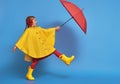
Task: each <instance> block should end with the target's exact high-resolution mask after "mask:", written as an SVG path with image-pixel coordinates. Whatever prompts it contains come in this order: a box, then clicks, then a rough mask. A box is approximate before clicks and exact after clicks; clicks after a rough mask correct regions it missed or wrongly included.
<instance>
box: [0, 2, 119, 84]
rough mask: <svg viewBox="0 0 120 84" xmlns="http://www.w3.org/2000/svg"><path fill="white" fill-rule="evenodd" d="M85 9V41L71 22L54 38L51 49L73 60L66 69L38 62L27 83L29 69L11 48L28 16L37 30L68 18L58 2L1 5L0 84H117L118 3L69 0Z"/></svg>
mask: <svg viewBox="0 0 120 84" xmlns="http://www.w3.org/2000/svg"><path fill="white" fill-rule="evenodd" d="M69 1H71V2H73V3H74V4H76V5H77V6H78V7H80V8H84V11H83V12H84V14H85V17H86V19H87V34H86V35H85V34H84V33H83V32H82V30H81V29H80V28H79V26H78V25H77V24H76V23H75V21H74V20H71V21H69V22H68V23H67V24H65V25H64V26H63V27H62V28H61V30H60V31H59V32H57V34H56V44H55V47H56V48H57V49H58V50H59V51H60V52H62V53H65V54H66V55H68V56H71V55H72V54H73V55H75V60H74V61H73V63H72V64H71V65H70V66H66V65H65V64H64V63H63V62H62V61H60V60H59V59H58V58H57V57H56V56H55V55H51V56H50V57H48V58H46V59H44V60H42V61H40V62H39V64H38V65H37V67H36V69H35V71H34V73H33V75H34V76H35V77H36V80H35V81H28V80H26V79H25V74H26V72H27V67H28V66H29V65H30V63H27V62H25V61H24V60H23V59H24V58H23V57H24V54H23V53H22V52H21V51H19V50H17V51H16V52H15V53H13V52H12V48H13V46H14V44H15V43H16V41H17V40H18V38H19V37H20V36H21V34H22V33H23V31H24V28H25V19H26V17H27V16H29V15H33V16H35V17H36V18H37V22H38V23H37V25H39V26H42V27H45V28H48V27H55V26H58V25H61V24H62V23H64V22H65V21H66V20H67V19H69V18H70V17H71V16H70V15H69V14H68V12H67V11H66V10H65V8H64V7H63V6H62V5H61V3H60V2H59V0H0V40H1V42H0V84H9V83H14V84H50V83H51V84H61V83H62V84H65V83H69V84H73V83H75V84H108V83H109V84H120V81H119V78H120V37H119V36H120V6H119V5H120V1H119V0H69Z"/></svg>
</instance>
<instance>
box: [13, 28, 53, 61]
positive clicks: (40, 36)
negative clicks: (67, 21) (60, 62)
mask: <svg viewBox="0 0 120 84" xmlns="http://www.w3.org/2000/svg"><path fill="white" fill-rule="evenodd" d="M54 44H55V28H49V29H43V28H41V27H30V28H27V29H26V30H25V31H24V33H23V34H22V36H21V37H20V38H19V40H18V42H17V43H16V44H15V45H16V46H17V48H19V49H20V50H21V51H22V52H24V53H25V60H26V61H31V58H43V57H46V56H48V55H50V54H52V53H53V52H54V51H55V48H54Z"/></svg>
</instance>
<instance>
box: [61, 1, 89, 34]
mask: <svg viewBox="0 0 120 84" xmlns="http://www.w3.org/2000/svg"><path fill="white" fill-rule="evenodd" d="M60 2H61V3H62V5H63V6H64V7H65V8H66V10H67V11H68V12H69V14H70V15H71V16H72V18H73V19H74V20H75V22H76V23H77V24H78V25H79V27H80V28H81V29H82V30H83V32H84V33H86V30H87V22H86V18H85V16H84V14H83V12H82V10H81V9H80V8H78V7H77V6H76V5H75V4H73V3H71V2H68V1H67V0H60Z"/></svg>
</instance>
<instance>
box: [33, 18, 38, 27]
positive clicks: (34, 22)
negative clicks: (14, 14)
mask: <svg viewBox="0 0 120 84" xmlns="http://www.w3.org/2000/svg"><path fill="white" fill-rule="evenodd" d="M36 24H37V21H36V19H35V18H34V19H33V25H32V26H36Z"/></svg>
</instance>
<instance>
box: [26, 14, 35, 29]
mask: <svg viewBox="0 0 120 84" xmlns="http://www.w3.org/2000/svg"><path fill="white" fill-rule="evenodd" d="M34 18H35V17H34V16H28V17H27V18H26V27H31V26H32V24H33V19H34Z"/></svg>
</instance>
